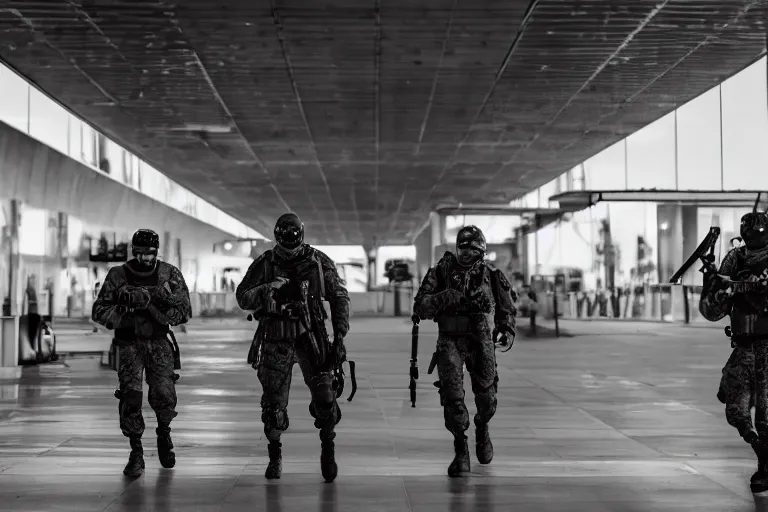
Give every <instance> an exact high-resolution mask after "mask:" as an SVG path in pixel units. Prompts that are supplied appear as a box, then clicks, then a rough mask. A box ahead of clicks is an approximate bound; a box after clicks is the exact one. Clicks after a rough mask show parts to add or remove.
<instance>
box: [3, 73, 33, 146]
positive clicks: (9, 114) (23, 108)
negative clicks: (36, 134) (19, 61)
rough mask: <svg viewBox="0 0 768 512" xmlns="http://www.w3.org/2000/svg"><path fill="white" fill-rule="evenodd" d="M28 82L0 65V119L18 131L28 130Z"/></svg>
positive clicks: (25, 131)
mask: <svg viewBox="0 0 768 512" xmlns="http://www.w3.org/2000/svg"><path fill="white" fill-rule="evenodd" d="M29 89H30V87H29V84H28V83H27V82H26V81H25V80H24V79H23V78H21V77H20V76H19V75H17V74H16V73H14V72H13V71H11V70H10V69H8V68H7V67H5V66H2V65H0V91H2V94H0V121H3V122H4V123H6V124H8V125H10V126H12V127H13V128H16V129H17V130H19V131H20V132H24V133H27V132H28V131H29V130H28V129H29Z"/></svg>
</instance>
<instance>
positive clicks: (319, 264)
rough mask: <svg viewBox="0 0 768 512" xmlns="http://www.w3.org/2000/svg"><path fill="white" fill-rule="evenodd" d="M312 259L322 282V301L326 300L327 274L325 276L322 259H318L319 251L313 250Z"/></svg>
mask: <svg viewBox="0 0 768 512" xmlns="http://www.w3.org/2000/svg"><path fill="white" fill-rule="evenodd" d="M312 259H313V260H315V264H316V265H317V277H318V279H319V280H320V300H323V299H325V274H323V264H322V263H320V258H318V257H317V251H316V250H315V249H314V248H312Z"/></svg>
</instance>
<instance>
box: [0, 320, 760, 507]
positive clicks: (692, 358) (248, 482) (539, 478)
mask: <svg viewBox="0 0 768 512" xmlns="http://www.w3.org/2000/svg"><path fill="white" fill-rule="evenodd" d="M563 327H564V328H565V329H567V330H568V331H569V332H570V334H572V335H573V336H570V337H563V338H560V339H556V338H554V337H552V336H550V335H547V333H546V332H545V333H544V335H543V336H540V337H539V338H536V339H534V338H526V337H525V336H521V337H520V338H519V339H518V341H517V344H516V346H515V347H514V348H513V350H512V351H510V352H508V353H506V354H499V355H498V362H499V375H500V379H501V380H500V395H499V405H498V411H497V414H496V416H495V418H494V420H493V422H492V424H491V425H492V435H493V440H494V445H495V454H496V456H495V459H494V461H493V463H492V464H490V465H488V466H481V465H480V464H478V463H477V462H476V459H475V458H474V445H473V443H474V432H473V429H472V430H470V432H469V437H470V448H471V450H472V452H473V455H472V460H473V465H472V472H471V473H470V474H469V475H468V476H467V477H464V478H460V479H450V478H448V477H447V476H446V469H447V465H448V463H449V462H450V460H451V458H452V443H451V437H450V435H449V434H448V432H447V431H446V430H445V428H444V426H443V414H442V409H441V407H440V404H439V400H438V397H437V394H436V390H435V389H434V387H433V386H432V382H433V381H434V380H435V378H436V375H434V374H433V375H427V374H426V369H427V366H428V363H429V358H430V356H431V353H432V351H433V350H434V339H435V329H434V326H433V325H432V324H431V323H428V322H426V323H423V324H422V328H421V333H422V337H421V340H422V343H421V347H420V353H419V356H420V368H421V373H422V377H421V379H420V381H419V386H418V387H419V389H418V401H417V407H416V408H412V407H410V402H409V401H408V389H407V387H408V367H409V348H410V325H409V324H408V323H407V322H406V321H405V320H403V319H355V320H353V323H352V330H351V332H350V337H349V338H348V342H347V343H348V352H349V356H350V358H352V359H355V360H357V362H358V365H357V371H358V384H359V389H358V392H357V395H356V397H355V399H354V401H353V402H351V403H349V402H347V401H346V400H342V401H341V407H342V411H343V419H342V422H341V423H340V425H339V427H338V430H337V431H338V437H337V460H338V462H339V466H340V467H339V477H338V479H337V481H336V482H335V483H333V484H325V483H323V481H322V478H321V476H320V468H319V456H320V443H319V439H318V435H317V430H316V429H315V428H314V426H313V424H312V418H311V417H310V415H309V411H308V410H307V405H308V400H309V393H308V391H307V390H306V389H305V388H304V384H303V381H302V379H301V374H300V372H299V370H298V367H297V368H295V369H294V374H293V382H294V385H293V388H292V390H291V402H290V405H289V409H288V414H289V416H290V419H291V424H290V429H289V430H288V432H286V434H285V435H284V438H283V444H284V446H283V449H284V463H283V466H284V474H283V478H282V479H281V480H279V481H267V480H265V479H264V477H263V473H264V469H265V467H266V463H267V450H266V443H265V441H264V439H263V435H262V424H261V421H260V410H259V399H260V394H261V389H260V386H259V384H258V381H257V380H256V374H255V372H254V371H253V370H252V369H251V368H250V367H249V366H248V365H247V364H246V363H245V356H246V354H247V351H248V346H249V343H250V338H251V335H252V333H251V331H250V329H252V328H253V324H248V323H246V322H233V321H228V322H220V321H217V320H205V321H199V320H198V321H196V322H194V323H193V324H191V325H190V328H189V331H188V333H187V334H180V335H179V336H178V338H179V342H180V345H181V348H182V362H183V369H182V370H181V371H180V374H181V376H182V377H181V380H180V381H179V383H178V387H177V389H178V395H179V407H178V411H179V417H178V418H177V419H176V420H175V421H174V423H173V436H174V443H175V445H176V454H177V460H178V464H177V467H176V468H174V469H173V470H166V469H163V468H161V467H160V464H159V462H158V460H157V451H156V446H155V441H154V438H153V429H154V426H155V420H154V418H153V413H152V411H151V409H150V408H149V407H148V405H146V400H145V406H144V413H145V418H146V421H147V435H146V436H145V442H144V445H145V459H146V463H147V470H146V473H145V474H144V476H142V477H141V478H139V479H136V480H129V479H125V478H124V477H123V476H122V473H121V471H122V468H123V465H124V464H125V461H126V458H127V454H128V451H129V449H128V446H127V442H126V440H125V438H123V437H122V435H121V434H120V431H119V429H118V424H117V401H116V400H115V399H114V398H113V396H112V392H113V391H114V388H115V385H116V376H115V373H114V372H111V371H109V370H107V369H104V368H102V367H100V364H99V359H98V358H96V357H89V356H86V355H80V356H77V355H76V354H75V355H72V356H70V357H67V358H66V359H65V361H64V364H57V365H49V366H43V367H37V368H34V367H31V368H26V369H25V370H24V373H23V375H22V377H21V379H19V380H18V381H2V382H0V512H5V511H14V512H32V511H35V512H52V511H63V512H64V511H67V512H68V511H72V512H75V511H77V512H89V511H101V512H104V511H109V512H128V511H130V512H134V511H136V512H152V511H157V512H171V511H179V512H189V511H201V512H208V511H211V512H214V511H215V512H241V511H246V510H248V511H252V510H266V511H268V512H307V511H311V512H315V511H317V512H347V511H349V512H375V511H376V512H378V511H381V512H401V511H402V512H459V511H489V512H495V511H498V512H508V511H510V510H514V511H521V512H525V511H532V512H550V511H553V512H554V511H557V512H570V511H573V512H577V511H578V512H582V511H585V510H589V511H590V512H603V511H611V512H613V511H616V512H619V511H621V512H656V511H659V512H661V511H664V512H676V511H683V510H686V511H687V510H696V511H697V512H709V511H712V512H715V511H716V512H724V511H728V512H742V511H748V510H749V511H752V510H756V511H760V510H765V511H766V512H768V500H766V503H764V502H762V501H760V499H757V500H756V499H755V498H753V496H752V495H751V493H750V492H749V477H750V475H751V474H752V472H753V471H754V466H755V462H754V455H753V454H752V453H751V451H750V449H749V447H748V446H747V445H746V444H745V443H744V442H743V441H741V440H740V438H739V437H738V435H737V433H736V431H735V430H734V429H733V428H731V427H729V426H728V425H727V423H726V422H725V419H724V414H723V411H722V406H721V405H720V404H719V403H718V402H717V400H716V398H715V393H716V391H717V384H718V379H719V375H720V368H721V366H722V364H723V363H724V362H725V360H726V359H727V357H728V348H727V346H725V345H724V344H723V340H722V335H721V333H720V332H719V331H718V330H715V329H688V328H685V327H681V326H664V327H663V328H659V327H657V326H642V325H640V326H638V325H637V324H633V323H616V324H613V323H603V324H602V325H595V323H578V322H563ZM581 330H583V332H584V334H579V333H580V332H581ZM108 343H109V338H108V336H104V335H99V334H89V335H86V334H85V331H82V332H81V331H78V330H77V328H76V327H71V326H69V327H68V330H67V331H66V334H65V335H63V336H62V338H61V340H60V341H59V347H60V351H62V352H67V351H70V350H71V351H88V352H92V351H93V350H94V347H100V346H106V345H108ZM466 388H467V391H468V397H467V398H468V400H467V404H468V407H469V409H470V412H471V413H473V411H474V403H473V400H472V396H471V392H470V391H469V390H470V387H469V381H468V378H467V383H466ZM349 390H350V387H349V382H347V389H346V392H345V397H346V396H347V395H348V393H349Z"/></svg>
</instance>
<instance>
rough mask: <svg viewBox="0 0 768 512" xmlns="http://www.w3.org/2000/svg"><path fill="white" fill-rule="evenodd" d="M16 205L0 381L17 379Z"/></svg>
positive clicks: (1, 321)
mask: <svg viewBox="0 0 768 512" xmlns="http://www.w3.org/2000/svg"><path fill="white" fill-rule="evenodd" d="M19 206H20V205H19V201H17V200H15V199H11V200H10V201H9V213H10V215H9V217H10V218H9V223H8V229H7V240H5V242H6V243H7V244H8V252H7V253H6V254H5V255H4V257H7V258H8V281H9V282H8V295H7V297H4V298H3V312H2V316H1V317H0V378H18V377H19V375H20V374H21V367H20V366H19V304H18V295H19Z"/></svg>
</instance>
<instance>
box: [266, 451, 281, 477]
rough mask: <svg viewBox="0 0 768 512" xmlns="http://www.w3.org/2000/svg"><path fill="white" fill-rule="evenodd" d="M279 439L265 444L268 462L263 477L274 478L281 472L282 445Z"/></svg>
mask: <svg viewBox="0 0 768 512" xmlns="http://www.w3.org/2000/svg"><path fill="white" fill-rule="evenodd" d="M282 446H283V445H282V443H281V442H280V441H270V442H269V445H268V446H267V451H268V452H269V464H267V471H266V472H265V473H264V478H267V479H268V480H275V479H278V478H280V477H281V476H282V474H283V453H282V450H281V449H280V448H281V447H282Z"/></svg>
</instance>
